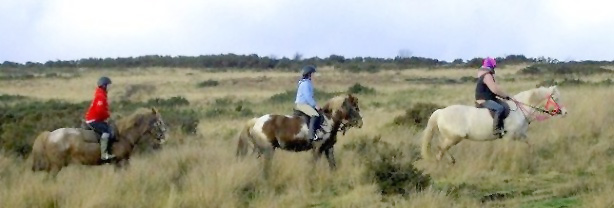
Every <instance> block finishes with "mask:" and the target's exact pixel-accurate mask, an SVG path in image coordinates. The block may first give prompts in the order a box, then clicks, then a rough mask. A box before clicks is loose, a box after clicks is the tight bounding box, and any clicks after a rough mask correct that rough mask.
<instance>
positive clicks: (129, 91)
mask: <svg viewBox="0 0 614 208" xmlns="http://www.w3.org/2000/svg"><path fill="white" fill-rule="evenodd" d="M155 90H156V86H154V85H151V84H134V85H128V86H126V92H124V95H122V97H121V98H122V100H129V99H131V98H132V97H134V96H135V95H139V94H144V93H152V92H153V91H155Z"/></svg>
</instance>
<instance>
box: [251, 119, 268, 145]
mask: <svg viewBox="0 0 614 208" xmlns="http://www.w3.org/2000/svg"><path fill="white" fill-rule="evenodd" d="M270 119H271V115H269V114H267V115H264V116H261V117H260V118H258V120H256V123H255V124H254V127H252V130H253V131H254V133H256V134H258V136H259V137H260V138H263V139H264V138H267V137H266V134H264V131H263V130H262V127H263V126H264V123H266V122H267V121H268V120H270Z"/></svg>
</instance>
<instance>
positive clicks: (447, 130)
mask: <svg viewBox="0 0 614 208" xmlns="http://www.w3.org/2000/svg"><path fill="white" fill-rule="evenodd" d="M559 98H560V92H559V90H558V88H557V87H556V86H552V87H539V88H536V89H531V90H527V91H524V92H521V93H518V94H517V95H515V96H514V97H513V98H512V99H511V100H509V101H507V104H508V105H509V106H510V114H509V116H508V117H507V118H505V120H504V128H505V130H506V131H507V133H506V134H505V135H504V136H503V139H508V140H520V139H524V141H525V142H527V141H526V137H527V135H526V133H527V129H528V127H529V123H530V122H531V119H533V118H532V117H533V114H535V113H539V112H543V113H548V114H549V115H551V116H554V115H565V114H567V110H566V109H565V108H561V106H560V105H559ZM538 106H543V108H542V107H538ZM550 106H552V107H554V109H553V110H552V111H550V110H549V109H548V108H549V107H550ZM492 122H493V119H492V117H491V116H490V115H489V111H488V110H487V109H486V108H476V107H473V106H466V105H451V106H448V107H446V108H442V109H438V110H436V111H435V112H433V114H431V117H430V118H429V121H428V124H427V126H426V128H425V129H424V134H423V136H422V152H421V153H422V157H423V158H425V159H429V158H430V153H429V151H430V145H431V140H432V138H433V134H434V133H435V131H437V130H439V133H440V135H441V142H440V144H439V154H437V160H438V161H439V160H441V158H442V157H443V155H444V154H445V153H446V151H447V150H448V149H450V147H452V146H454V145H456V144H458V143H459V142H461V141H462V140H463V139H468V140H474V141H491V140H495V139H497V137H495V136H494V135H493V133H492V132H493V131H492ZM527 144H528V142H527ZM448 156H449V157H450V160H451V162H452V164H454V163H455V162H456V160H455V159H454V157H453V156H452V155H451V154H450V153H448Z"/></svg>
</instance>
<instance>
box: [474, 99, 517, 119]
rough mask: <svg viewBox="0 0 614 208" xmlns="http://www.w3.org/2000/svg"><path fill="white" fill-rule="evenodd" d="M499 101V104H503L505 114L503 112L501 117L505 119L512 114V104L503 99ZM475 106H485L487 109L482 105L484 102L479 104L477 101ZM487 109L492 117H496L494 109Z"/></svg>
mask: <svg viewBox="0 0 614 208" xmlns="http://www.w3.org/2000/svg"><path fill="white" fill-rule="evenodd" d="M497 103H499V104H501V105H502V106H503V114H501V118H500V119H501V120H503V119H505V118H507V116H509V115H510V105H509V104H507V102H503V101H500V102H497ZM475 107H476V108H485V109H487V108H486V107H484V106H482V104H479V103H477V102H476V103H475ZM487 110H488V112H489V113H490V117H491V118H494V117H495V111H492V110H490V109H487Z"/></svg>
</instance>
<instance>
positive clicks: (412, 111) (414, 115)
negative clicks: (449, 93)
mask: <svg viewBox="0 0 614 208" xmlns="http://www.w3.org/2000/svg"><path fill="white" fill-rule="evenodd" d="M440 108H443V106H441V105H437V104H433V103H417V104H415V105H413V106H412V107H411V108H409V109H407V110H406V111H405V114H404V115H401V116H397V117H396V118H394V120H393V124H395V125H399V126H401V125H402V126H407V125H409V126H415V127H419V128H424V127H426V123H427V122H428V120H429V118H430V117H431V114H432V113H433V112H435V110H437V109H440Z"/></svg>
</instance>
